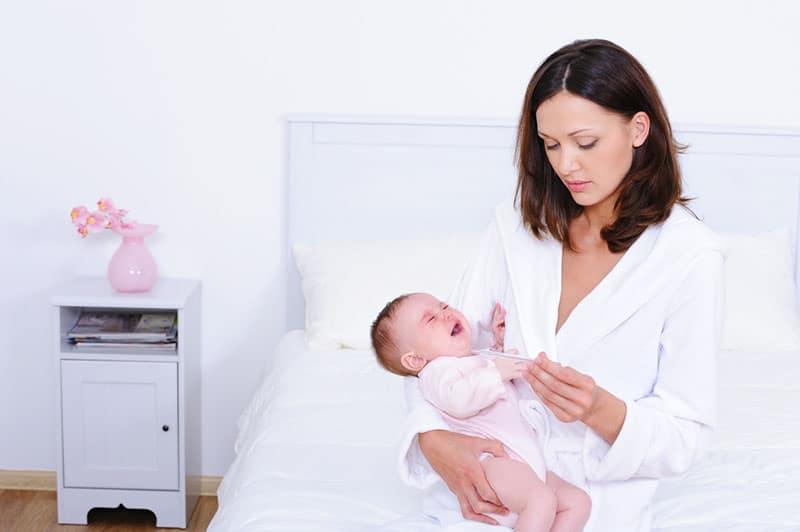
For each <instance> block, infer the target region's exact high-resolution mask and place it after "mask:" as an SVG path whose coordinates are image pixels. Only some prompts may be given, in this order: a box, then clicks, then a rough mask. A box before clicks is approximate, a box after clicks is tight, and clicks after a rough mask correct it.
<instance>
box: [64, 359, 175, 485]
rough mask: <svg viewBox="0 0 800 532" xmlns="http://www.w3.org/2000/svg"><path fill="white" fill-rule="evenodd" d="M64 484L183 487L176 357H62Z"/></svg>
mask: <svg viewBox="0 0 800 532" xmlns="http://www.w3.org/2000/svg"><path fill="white" fill-rule="evenodd" d="M61 416H62V418H61V419H62V425H61V427H62V428H61V430H62V441H63V453H64V486H65V487H69V488H73V487H74V488H127V489H160V490H177V489H178V488H179V484H178V371H177V364H176V363H173V362H100V361H86V360H63V361H62V362H61Z"/></svg>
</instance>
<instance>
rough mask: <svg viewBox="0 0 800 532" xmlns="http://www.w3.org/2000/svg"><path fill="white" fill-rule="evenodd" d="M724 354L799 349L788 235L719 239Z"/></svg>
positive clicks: (775, 233)
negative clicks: (721, 245)
mask: <svg viewBox="0 0 800 532" xmlns="http://www.w3.org/2000/svg"><path fill="white" fill-rule="evenodd" d="M722 238H723V241H724V243H725V247H726V253H725V267H724V278H725V279H724V283H725V285H724V286H725V312H724V321H723V326H722V341H721V347H722V349H724V350H748V351H790V350H800V316H798V308H797V301H796V296H795V280H794V272H793V270H792V257H791V250H792V249H793V246H792V245H791V241H790V239H789V232H788V231H786V230H777V231H771V232H767V233H761V234H755V235H743V234H727V235H726V234H723V235H722Z"/></svg>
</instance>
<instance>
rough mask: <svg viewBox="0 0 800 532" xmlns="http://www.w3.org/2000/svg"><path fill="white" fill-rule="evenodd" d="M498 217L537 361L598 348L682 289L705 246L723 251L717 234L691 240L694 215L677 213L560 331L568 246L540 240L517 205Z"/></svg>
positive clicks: (529, 347)
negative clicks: (652, 303) (540, 356)
mask: <svg viewBox="0 0 800 532" xmlns="http://www.w3.org/2000/svg"><path fill="white" fill-rule="evenodd" d="M496 216H497V221H498V226H499V227H500V234H501V238H502V241H503V247H504V251H505V254H506V263H507V266H508V273H509V277H510V279H511V286H512V292H513V295H514V299H515V301H516V308H517V312H518V314H519V324H520V327H521V329H522V330H521V337H522V340H523V343H524V345H525V349H526V352H527V353H529V354H530V356H531V357H535V356H536V354H537V353H538V352H540V351H544V352H546V353H547V354H548V356H549V357H550V358H551V359H553V360H556V361H558V362H560V363H562V364H568V363H570V362H571V361H574V360H575V359H576V358H579V357H582V356H585V355H586V354H590V348H591V346H592V345H594V344H595V343H596V342H598V341H599V340H601V339H602V338H603V337H605V336H606V335H608V334H609V333H611V332H612V331H614V330H615V329H616V328H617V327H618V326H619V325H620V324H622V323H623V322H625V320H627V319H628V318H629V317H630V316H632V315H633V314H634V313H635V312H636V311H637V310H638V309H639V308H641V307H642V305H644V304H646V303H647V302H648V301H649V300H650V299H652V298H653V297H654V296H655V295H657V294H660V293H664V290H665V289H669V285H670V284H673V285H674V286H675V287H676V288H677V286H678V284H679V283H680V281H681V280H682V279H683V277H684V276H685V275H686V273H688V271H689V269H690V267H691V266H692V264H693V263H694V261H695V260H696V259H697V257H698V255H699V253H700V252H701V251H702V249H703V248H716V249H718V245H717V241H716V239H714V238H713V236H711V234H710V233H709V237H708V238H703V239H697V238H690V237H689V235H696V231H692V224H688V223H684V222H686V221H688V219H689V217H690V216H691V215H690V214H689V213H688V212H686V210H685V209H683V208H682V207H676V208H674V209H673V212H672V214H671V216H670V218H669V219H668V220H667V221H666V222H664V224H661V225H657V226H651V227H650V228H648V229H647V230H645V232H644V233H642V235H641V236H640V237H639V238H638V239H637V241H636V242H635V243H634V244H633V245H632V246H631V247H630V248H629V249H628V251H626V252H625V255H623V257H622V258H621V259H620V260H619V262H618V263H617V264H616V265H615V266H614V268H613V269H612V270H611V271H610V272H609V273H608V275H606V277H605V278H604V279H603V280H602V281H600V283H599V284H598V285H597V286H596V287H595V288H594V289H593V290H592V291H591V292H590V293H589V294H587V295H586V297H585V298H584V299H583V300H581V301H580V303H578V305H577V306H576V307H575V309H574V310H573V311H572V314H570V316H569V317H568V318H567V321H566V322H564V324H563V325H562V327H561V329H560V330H559V331H558V334H556V333H555V327H556V323H557V320H558V304H559V300H560V297H561V254H562V246H561V244H560V243H558V242H556V241H555V240H553V239H545V240H538V239H536V238H535V237H534V236H533V235H532V234H531V233H530V231H529V230H527V229H526V228H525V227H524V226H523V225H522V222H521V217H520V215H519V212H518V211H517V210H516V209H515V208H514V207H513V206H511V205H503V206H501V207H498V210H497V213H496ZM559 346H568V349H569V352H568V353H566V352H563V353H562V352H559V349H558V347H559Z"/></svg>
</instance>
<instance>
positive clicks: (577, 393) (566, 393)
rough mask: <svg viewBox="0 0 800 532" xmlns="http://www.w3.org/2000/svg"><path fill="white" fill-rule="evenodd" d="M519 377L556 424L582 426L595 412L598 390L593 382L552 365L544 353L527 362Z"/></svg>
mask: <svg viewBox="0 0 800 532" xmlns="http://www.w3.org/2000/svg"><path fill="white" fill-rule="evenodd" d="M523 377H524V378H525V380H526V381H528V384H530V385H531V388H533V391H534V392H536V395H538V396H539V398H540V399H541V400H542V402H543V403H544V404H545V406H547V408H549V409H550V410H551V411H552V412H553V414H554V415H555V416H556V418H558V419H559V421H563V422H564V423H571V422H573V421H583V422H584V423H585V422H586V421H587V419H588V418H589V417H590V416H591V415H592V414H593V413H594V412H595V410H596V409H597V406H598V403H599V398H600V390H601V389H600V387H599V386H597V384H596V383H595V382H594V379H593V378H591V377H590V376H588V375H585V374H583V373H580V372H578V371H575V370H574V369H572V368H570V367H567V366H562V365H561V364H559V363H557V362H553V361H552V360H550V359H549V358H547V355H546V354H544V353H539V356H537V357H536V358H535V359H534V361H533V362H529V363H528V371H526V372H525V373H524V374H523Z"/></svg>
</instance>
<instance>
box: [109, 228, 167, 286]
mask: <svg viewBox="0 0 800 532" xmlns="http://www.w3.org/2000/svg"><path fill="white" fill-rule="evenodd" d="M156 229H158V226H157V225H153V224H136V225H135V226H133V227H125V228H118V229H114V232H115V233H117V234H119V235H121V236H122V244H120V246H119V247H118V248H117V251H115V252H114V255H113V256H112V257H111V262H109V263H108V280H109V281H110V282H111V287H112V288H113V289H114V290H116V291H118V292H147V291H148V290H150V289H151V288H153V285H154V284H156V279H157V278H158V267H157V266H156V261H155V259H154V258H153V255H151V254H150V250H148V249H147V246H145V245H144V237H146V236H147V235H149V234H151V233H152V232H153V231H155V230H156Z"/></svg>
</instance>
